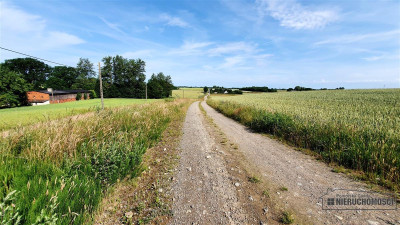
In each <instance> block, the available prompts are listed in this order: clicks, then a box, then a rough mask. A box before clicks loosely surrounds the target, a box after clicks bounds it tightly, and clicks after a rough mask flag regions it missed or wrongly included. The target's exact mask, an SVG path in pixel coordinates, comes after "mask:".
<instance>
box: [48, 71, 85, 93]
mask: <svg viewBox="0 0 400 225" xmlns="http://www.w3.org/2000/svg"><path fill="white" fill-rule="evenodd" d="M77 77H78V75H77V73H76V70H75V68H73V67H66V66H56V67H54V68H53V69H52V71H51V73H50V75H49V78H48V79H47V81H46V87H48V88H53V89H58V90H67V89H72V85H73V84H74V83H75V82H76V79H77Z"/></svg>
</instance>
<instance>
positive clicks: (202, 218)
mask: <svg viewBox="0 0 400 225" xmlns="http://www.w3.org/2000/svg"><path fill="white" fill-rule="evenodd" d="M198 104H199V102H195V103H193V104H192V105H191V106H190V107H189V109H188V112H187V115H186V120H185V122H184V125H183V136H182V140H181V143H180V149H181V152H180V164H179V166H178V168H177V171H176V173H175V178H174V181H173V184H172V190H171V191H172V192H173V193H174V194H173V195H174V199H173V206H172V212H173V218H172V220H171V223H172V224H247V222H246V218H247V216H246V213H245V210H244V209H243V207H242V206H241V205H242V203H241V202H240V199H239V198H238V196H237V194H236V188H237V187H236V186H235V185H234V183H233V182H232V181H231V178H230V175H229V173H228V171H227V168H226V164H225V163H224V159H223V158H222V156H221V155H220V154H218V153H219V152H218V151H217V144H216V143H215V141H214V139H213V138H212V137H211V136H210V134H209V133H208V132H207V129H206V127H205V123H206V121H205V119H204V118H203V115H202V113H201V111H200V109H199V105H198Z"/></svg>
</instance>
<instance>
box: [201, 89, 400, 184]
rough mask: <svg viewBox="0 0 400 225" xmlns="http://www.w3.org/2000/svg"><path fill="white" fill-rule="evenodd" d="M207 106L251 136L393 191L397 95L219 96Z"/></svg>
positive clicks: (398, 164) (399, 134)
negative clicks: (273, 139) (308, 153)
mask: <svg viewBox="0 0 400 225" xmlns="http://www.w3.org/2000/svg"><path fill="white" fill-rule="evenodd" d="M208 103H209V104H210V105H211V106H212V107H213V108H215V109H217V110H218V111H220V112H222V113H224V114H225V115H227V116H229V117H231V118H233V119H235V120H238V121H240V122H241V123H243V124H245V125H247V126H249V127H250V128H252V129H253V130H255V131H259V132H265V133H270V134H273V135H275V136H277V137H279V138H281V139H285V140H286V141H288V142H290V143H292V144H294V145H296V146H298V147H301V148H307V149H311V150H313V151H315V152H317V153H318V154H319V155H320V156H322V158H323V159H324V160H326V161H327V162H334V163H337V164H339V165H342V166H344V167H346V168H350V169H356V170H358V171H363V172H364V173H365V174H364V175H363V176H365V178H366V179H369V180H371V181H372V180H373V181H374V182H376V181H377V182H378V183H380V184H382V185H384V186H387V187H389V188H392V189H397V190H398V188H399V185H398V184H399V183H400V129H399V127H400V89H382V90H332V91H308V92H277V93H263V94H245V95H240V96H231V97H225V96H221V95H219V96H213V97H211V99H209V100H208Z"/></svg>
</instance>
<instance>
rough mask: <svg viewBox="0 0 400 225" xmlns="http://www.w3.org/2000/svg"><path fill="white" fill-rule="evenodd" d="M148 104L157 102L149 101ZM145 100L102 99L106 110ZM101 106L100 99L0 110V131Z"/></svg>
mask: <svg viewBox="0 0 400 225" xmlns="http://www.w3.org/2000/svg"><path fill="white" fill-rule="evenodd" d="M147 101H148V102H154V101H159V100H155V99H149V100H147ZM145 102H146V100H145V99H127V98H113V99H104V105H105V107H107V108H114V107H119V106H125V105H134V104H143V103H145ZM100 106H101V103H100V99H91V100H85V101H75V102H67V103H62V104H50V105H43V106H25V107H18V108H11V109H0V131H2V130H7V129H12V128H15V127H18V126H26V125H30V124H35V123H37V122H42V121H48V120H52V119H59V118H63V117H67V116H73V115H78V114H81V113H86V112H92V111H96V110H97V109H99V107H100Z"/></svg>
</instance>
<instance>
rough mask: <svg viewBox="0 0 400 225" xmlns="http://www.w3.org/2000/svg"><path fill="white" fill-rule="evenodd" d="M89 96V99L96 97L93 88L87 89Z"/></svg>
mask: <svg viewBox="0 0 400 225" xmlns="http://www.w3.org/2000/svg"><path fill="white" fill-rule="evenodd" d="M89 97H90V99H94V98H97V93H96V91H94V90H89Z"/></svg>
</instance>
